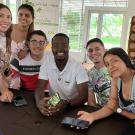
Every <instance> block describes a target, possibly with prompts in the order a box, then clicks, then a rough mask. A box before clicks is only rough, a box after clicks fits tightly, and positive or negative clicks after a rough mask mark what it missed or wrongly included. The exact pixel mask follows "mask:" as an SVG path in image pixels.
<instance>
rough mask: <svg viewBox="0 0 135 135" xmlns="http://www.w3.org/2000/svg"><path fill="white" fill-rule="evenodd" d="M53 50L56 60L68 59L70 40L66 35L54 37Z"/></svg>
mask: <svg viewBox="0 0 135 135" xmlns="http://www.w3.org/2000/svg"><path fill="white" fill-rule="evenodd" d="M52 52H53V54H54V57H55V59H56V60H67V59H68V53H69V42H68V39H67V38H66V37H64V36H57V37H54V39H53V41H52Z"/></svg>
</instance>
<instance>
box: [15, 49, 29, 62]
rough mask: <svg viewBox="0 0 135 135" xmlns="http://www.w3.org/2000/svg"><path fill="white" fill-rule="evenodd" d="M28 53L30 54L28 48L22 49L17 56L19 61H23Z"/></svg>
mask: <svg viewBox="0 0 135 135" xmlns="http://www.w3.org/2000/svg"><path fill="white" fill-rule="evenodd" d="M27 53H28V48H27V47H24V48H23V49H20V51H19V52H18V54H17V56H18V58H19V60H22V59H23V58H25V56H26V55H27Z"/></svg>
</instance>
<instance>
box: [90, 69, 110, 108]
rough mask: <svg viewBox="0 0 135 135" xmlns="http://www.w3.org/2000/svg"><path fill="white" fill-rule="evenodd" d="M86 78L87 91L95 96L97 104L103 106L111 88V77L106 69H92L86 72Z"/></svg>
mask: <svg viewBox="0 0 135 135" xmlns="http://www.w3.org/2000/svg"><path fill="white" fill-rule="evenodd" d="M88 76H89V82H88V87H89V90H91V91H93V92H94V93H95V94H96V98H97V102H98V104H99V105H101V106H104V105H105V104H106V102H107V101H108V98H109V94H110V87H111V77H110V75H109V73H108V71H107V69H106V67H103V68H101V69H96V68H95V67H93V68H92V69H91V70H89V71H88Z"/></svg>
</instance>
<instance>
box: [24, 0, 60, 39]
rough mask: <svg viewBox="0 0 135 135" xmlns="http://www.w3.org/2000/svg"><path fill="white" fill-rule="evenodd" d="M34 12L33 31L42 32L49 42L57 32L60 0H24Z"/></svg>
mask: <svg viewBox="0 0 135 135" xmlns="http://www.w3.org/2000/svg"><path fill="white" fill-rule="evenodd" d="M25 3H27V4H30V5H32V6H33V7H34V10H35V23H34V24H35V29H41V30H43V31H44V32H45V33H46V35H47V38H48V40H49V41H51V39H52V37H53V36H54V35H55V34H56V33H57V32H58V24H59V5H60V0H25Z"/></svg>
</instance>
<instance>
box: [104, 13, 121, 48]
mask: <svg viewBox="0 0 135 135" xmlns="http://www.w3.org/2000/svg"><path fill="white" fill-rule="evenodd" d="M122 23H123V15H121V14H104V15H103V25H102V35H101V39H102V40H103V42H104V44H105V46H106V48H111V47H119V46H120V40H121V32H122Z"/></svg>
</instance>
